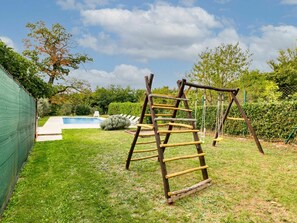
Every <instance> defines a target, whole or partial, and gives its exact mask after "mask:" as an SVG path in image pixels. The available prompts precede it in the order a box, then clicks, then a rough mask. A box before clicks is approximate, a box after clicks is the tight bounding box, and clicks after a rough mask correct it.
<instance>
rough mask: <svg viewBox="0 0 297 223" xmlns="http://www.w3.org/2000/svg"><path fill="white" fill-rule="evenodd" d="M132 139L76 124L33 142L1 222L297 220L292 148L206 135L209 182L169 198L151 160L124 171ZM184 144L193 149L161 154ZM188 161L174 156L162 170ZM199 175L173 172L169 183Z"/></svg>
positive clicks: (296, 167) (182, 182)
mask: <svg viewBox="0 0 297 223" xmlns="http://www.w3.org/2000/svg"><path fill="white" fill-rule="evenodd" d="M179 136H180V135H179ZM187 137H188V136H186V135H181V136H180V137H173V138H172V139H173V141H176V142H180V141H184V140H190V138H188V139H187ZM132 138H133V137H132V136H131V135H128V134H126V133H124V132H123V131H112V132H107V131H101V130H98V129H85V130H82V129H79V130H64V131H63V140H62V141H53V142H38V143H36V144H35V147H34V150H33V151H32V153H31V155H30V157H29V160H28V162H27V164H26V165H25V167H24V169H23V171H22V173H21V175H20V178H19V181H18V184H17V186H16V189H15V192H14V195H13V197H12V198H11V200H10V202H9V204H8V207H7V209H6V210H5V212H4V214H3V219H2V222H116V223H117V222H130V223H131V222H162V223H163V222H297V205H296V204H297V191H296V185H297V163H296V155H297V150H296V147H294V146H292V145H286V146H285V145H283V144H271V143H267V142H262V146H263V148H264V150H265V152H266V155H264V156H263V155H261V154H260V153H258V152H257V147H256V145H255V144H254V141H253V140H251V139H241V138H230V137H226V138H225V139H224V141H222V142H219V143H218V144H219V145H218V146H217V147H215V148H213V147H211V146H210V145H211V142H210V141H207V142H206V143H205V144H203V149H204V151H205V152H206V153H207V156H206V162H207V165H209V167H210V168H209V175H210V177H211V178H212V180H213V184H212V186H211V187H208V188H207V189H204V190H203V191H200V192H198V193H195V194H193V195H191V196H188V197H185V198H183V199H181V200H179V201H177V202H176V203H175V204H174V205H167V204H166V202H165V199H164V195H163V186H162V179H161V176H160V169H159V164H158V162H156V160H143V161H138V162H132V163H131V167H130V171H127V170H125V160H126V157H127V152H128V150H129V148H130V144H131V141H132ZM181 148H182V149H181ZM187 148H188V149H190V150H192V151H194V150H193V147H180V148H179V149H174V148H168V150H167V151H166V153H172V154H177V153H179V152H181V151H185V150H186V149H187ZM192 153H193V152H192ZM193 162H194V161H192V162H189V165H192V164H194V163H193ZM186 167H187V165H186V162H177V163H176V164H175V165H174V166H169V167H168V172H172V169H182V168H186ZM200 175H201V174H200V172H198V173H197V174H196V175H194V177H193V174H187V175H184V177H178V178H177V179H176V180H173V181H172V184H171V185H172V188H173V189H175V188H180V187H183V186H184V185H185V184H187V182H190V181H194V183H195V182H197V181H199V180H200V178H201V176H200ZM170 182H171V181H170ZM190 183H192V182H190Z"/></svg>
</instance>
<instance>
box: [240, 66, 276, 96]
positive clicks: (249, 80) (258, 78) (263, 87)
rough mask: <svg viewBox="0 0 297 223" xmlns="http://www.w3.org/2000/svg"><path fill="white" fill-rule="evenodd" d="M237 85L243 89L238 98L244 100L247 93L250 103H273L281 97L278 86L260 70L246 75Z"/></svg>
mask: <svg viewBox="0 0 297 223" xmlns="http://www.w3.org/2000/svg"><path fill="white" fill-rule="evenodd" d="M235 84H236V85H237V86H238V87H239V88H240V89H242V90H241V91H240V92H239V96H238V98H243V92H244V91H245V92H246V98H247V101H248V102H273V101H277V100H278V98H279V97H280V93H279V92H278V86H277V84H276V83H275V82H273V81H271V80H268V79H267V76H266V74H265V73H261V72H260V71H259V70H252V71H249V72H246V73H244V74H243V75H242V76H241V77H240V79H239V80H238V81H236V82H235Z"/></svg>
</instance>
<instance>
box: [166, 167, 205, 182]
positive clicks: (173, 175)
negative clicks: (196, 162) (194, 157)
mask: <svg viewBox="0 0 297 223" xmlns="http://www.w3.org/2000/svg"><path fill="white" fill-rule="evenodd" d="M206 168H208V166H207V165H205V166H200V167H195V168H192V169H187V170H184V171H180V172H176V173H172V174H167V175H166V179H169V178H172V177H177V176H180V175H184V174H187V173H191V172H194V171H197V170H203V169H206Z"/></svg>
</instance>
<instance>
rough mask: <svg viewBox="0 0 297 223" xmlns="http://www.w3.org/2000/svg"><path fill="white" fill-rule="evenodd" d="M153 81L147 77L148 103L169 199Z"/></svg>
mask: <svg viewBox="0 0 297 223" xmlns="http://www.w3.org/2000/svg"><path fill="white" fill-rule="evenodd" d="M150 81H151V80H150V79H148V77H147V76H145V86H146V93H147V96H148V103H149V104H150V106H149V107H150V112H151V117H152V121H153V125H154V132H155V139H156V145H157V149H158V154H159V156H158V159H159V163H160V168H161V173H162V179H163V185H164V195H165V197H166V199H168V198H169V195H168V192H169V191H170V187H169V182H168V179H167V178H166V175H167V169H166V165H165V163H164V162H163V160H164V148H162V147H161V146H160V145H161V139H160V135H159V133H158V125H157V121H156V120H155V118H156V115H155V111H154V109H153V107H152V105H153V99H152V97H151V96H150V95H151V85H150V84H151V82H150Z"/></svg>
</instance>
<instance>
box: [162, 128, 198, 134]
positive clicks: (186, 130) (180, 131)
mask: <svg viewBox="0 0 297 223" xmlns="http://www.w3.org/2000/svg"><path fill="white" fill-rule="evenodd" d="M188 132H199V130H198V129H182V130H159V131H158V133H161V134H164V133H188Z"/></svg>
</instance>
